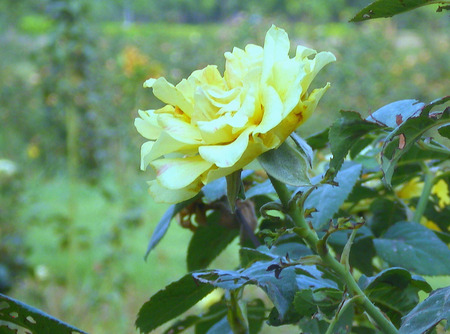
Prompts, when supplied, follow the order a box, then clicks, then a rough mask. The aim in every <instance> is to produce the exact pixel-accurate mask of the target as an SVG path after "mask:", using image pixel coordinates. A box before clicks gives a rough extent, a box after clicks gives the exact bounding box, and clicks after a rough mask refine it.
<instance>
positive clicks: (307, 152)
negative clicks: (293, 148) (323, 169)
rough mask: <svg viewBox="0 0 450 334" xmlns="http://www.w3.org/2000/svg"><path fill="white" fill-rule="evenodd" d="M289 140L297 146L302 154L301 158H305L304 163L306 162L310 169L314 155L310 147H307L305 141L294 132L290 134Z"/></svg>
mask: <svg viewBox="0 0 450 334" xmlns="http://www.w3.org/2000/svg"><path fill="white" fill-rule="evenodd" d="M291 139H292V140H293V141H294V142H295V144H296V145H297V148H298V149H299V151H300V152H301V153H302V156H304V157H305V158H306V161H308V164H309V167H310V168H312V162H313V159H314V153H313V150H312V148H311V146H309V145H308V143H307V142H306V140H304V139H303V138H302V137H300V136H299V135H298V134H296V133H295V132H293V133H291Z"/></svg>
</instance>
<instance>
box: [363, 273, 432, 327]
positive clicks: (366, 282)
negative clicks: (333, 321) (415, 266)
mask: <svg viewBox="0 0 450 334" xmlns="http://www.w3.org/2000/svg"><path fill="white" fill-rule="evenodd" d="M359 285H360V286H361V287H362V288H364V292H365V293H366V295H367V296H368V297H369V299H370V300H371V301H373V302H375V304H376V305H377V306H378V307H380V308H381V309H382V310H383V311H384V312H385V313H386V314H387V315H388V317H389V318H390V319H391V321H393V323H394V324H395V325H396V326H397V327H400V320H401V317H402V316H403V315H406V314H407V313H408V312H409V311H410V310H411V309H412V308H413V307H414V306H416V305H417V303H418V302H419V297H418V292H419V291H420V290H425V291H427V292H428V291H431V287H430V286H429V285H428V283H426V281H425V280H423V279H422V278H421V277H418V276H411V274H410V273H409V271H407V270H406V269H403V268H389V269H386V270H384V271H382V272H381V273H379V274H378V275H376V276H374V277H370V278H367V277H365V276H364V275H363V276H361V278H360V281H359Z"/></svg>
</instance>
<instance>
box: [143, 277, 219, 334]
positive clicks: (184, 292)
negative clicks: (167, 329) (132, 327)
mask: <svg viewBox="0 0 450 334" xmlns="http://www.w3.org/2000/svg"><path fill="white" fill-rule="evenodd" d="M213 290H214V287H213V286H212V285H209V284H203V283H202V282H198V281H196V280H195V279H194V278H193V275H192V274H187V275H185V276H183V277H182V278H181V279H180V280H178V281H176V282H173V283H171V284H170V285H168V286H166V288H165V289H164V290H160V291H158V292H157V293H156V294H155V295H153V296H152V297H151V298H150V300H149V301H147V302H146V303H145V304H144V305H142V307H141V309H140V310H139V314H138V317H137V319H136V327H137V328H138V329H139V330H140V331H142V332H144V333H149V332H150V331H152V330H154V329H155V328H157V327H159V326H161V325H162V324H164V323H166V322H167V321H169V320H171V319H173V318H175V317H177V316H179V315H180V314H182V313H183V312H185V311H187V310H188V309H189V308H191V307H192V306H194V305H195V304H196V303H197V302H198V301H199V300H201V299H202V298H203V297H205V296H206V295H208V294H209V293H210V292H211V291H213Z"/></svg>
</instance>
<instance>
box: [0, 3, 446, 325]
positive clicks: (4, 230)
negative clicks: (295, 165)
mask: <svg viewBox="0 0 450 334" xmlns="http://www.w3.org/2000/svg"><path fill="white" fill-rule="evenodd" d="M367 4H368V1H356V0H336V1H331V2H330V1H327V0H311V1H309V0H308V1H300V0H282V1H280V0H279V1H276V0H248V1H239V0H222V1H216V0H199V1H193V0H164V1H148V0H145V1H144V0H109V1H104V0H93V1H83V0H70V1H69V0H67V1H62V0H45V1H32V0H20V1H17V0H2V1H1V2H0V47H1V49H0V53H1V56H0V196H1V200H0V292H2V293H7V294H8V295H10V296H12V297H14V298H17V299H20V300H22V301H24V302H26V303H28V304H31V305H33V306H35V307H38V308H41V309H42V310H44V311H45V312H48V313H50V314H52V315H53V316H55V317H58V318H61V319H62V320H64V321H66V322H69V323H71V324H73V325H75V326H77V327H79V328H81V329H83V330H85V331H88V332H91V333H135V330H134V325H133V323H134V320H135V317H136V314H137V312H138V310H139V308H140V306H141V305H142V304H143V303H144V302H145V301H146V300H147V299H148V298H149V297H150V296H151V295H152V294H154V293H155V292H156V291H157V290H159V289H161V288H162V287H164V286H165V285H166V284H168V283H169V282H171V281H172V280H175V279H177V278H178V277H180V276H181V275H183V274H184V273H185V272H186V267H185V264H184V258H185V252H186V249H187V245H188V242H189V238H190V232H189V231H188V230H183V229H182V228H181V227H180V226H178V225H177V224H172V226H171V229H170V230H169V232H168V234H167V236H166V238H165V239H164V240H163V241H162V243H161V244H160V245H159V246H158V248H157V249H156V250H155V251H154V252H153V253H151V254H150V256H149V258H148V260H147V262H144V260H143V256H144V253H145V250H146V247H147V243H148V240H149V238H150V236H151V232H152V231H153V229H154V227H155V226H156V223H157V222H158V220H159V218H160V217H161V215H162V213H163V212H164V210H165V209H166V208H167V206H164V205H155V204H154V203H153V201H152V199H151V198H150V197H149V196H148V194H147V190H146V183H145V180H146V173H145V172H141V171H139V162H140V145H141V144H142V143H143V138H141V137H140V136H139V135H138V134H137V132H136V130H135V128H134V126H133V121H134V118H135V117H136V116H137V110H138V109H150V108H156V107H160V106H161V104H160V103H159V102H158V101H156V99H154V97H153V96H152V92H151V90H149V89H144V88H142V83H143V82H144V81H145V80H146V79H148V78H149V77H159V76H165V77H166V78H167V79H168V80H169V81H170V82H172V83H174V84H176V83H178V82H179V81H180V80H181V79H182V78H184V77H187V76H188V75H189V74H190V73H191V72H192V71H193V70H196V69H200V68H202V67H204V66H206V65H208V64H217V65H218V66H219V69H220V70H221V72H223V65H224V58H223V53H224V52H226V51H231V49H232V48H233V47H234V46H237V47H240V48H243V47H245V45H246V44H248V43H254V44H258V45H262V44H263V42H264V36H265V33H266V31H267V30H268V29H269V27H270V26H271V24H276V25H277V26H279V27H282V28H284V29H285V30H286V31H287V32H288V33H289V36H290V39H291V43H292V50H293V51H294V49H295V46H296V45H297V44H303V45H306V46H309V47H312V48H314V49H316V50H318V51H324V50H327V51H332V52H333V53H334V54H335V55H336V57H337V62H336V63H333V64H331V65H329V66H328V67H326V69H325V70H323V71H322V72H321V73H320V76H319V77H318V78H317V80H316V81H315V85H316V86H323V85H324V83H325V82H326V81H330V82H331V83H332V88H331V89H330V90H329V91H328V92H327V94H326V95H325V96H324V98H323V99H322V101H321V102H320V104H319V107H318V110H317V112H316V113H315V114H314V116H313V117H312V118H311V119H310V120H309V121H308V123H306V126H303V127H300V129H299V133H300V134H301V135H303V136H307V135H310V134H312V133H315V132H318V131H320V130H321V129H323V128H324V127H326V126H328V125H329V124H330V123H331V122H332V121H333V119H334V118H335V117H336V115H337V113H338V112H339V110H341V109H344V110H356V111H359V112H361V113H362V114H363V115H368V113H369V112H371V111H375V110H376V109H378V108H379V107H381V106H383V105H385V104H387V103H390V102H393V101H396V100H400V99H410V98H414V99H419V100H422V101H424V102H427V101H431V100H433V99H435V98H438V97H441V96H444V95H445V94H447V93H448V87H450V75H449V74H450V58H449V56H448V50H449V46H450V39H449V35H448V31H449V28H450V22H449V20H448V14H445V13H435V8H421V9H419V10H416V11H413V12H409V13H405V14H402V15H399V16H397V17H395V18H393V19H381V20H374V21H373V22H366V23H362V24H355V23H348V20H349V19H350V18H351V17H353V16H354V15H355V14H356V13H357V12H358V11H359V10H360V9H362V8H363V7H364V6H365V5H367ZM237 263H238V259H237V254H236V252H232V251H228V252H226V253H225V254H224V255H223V256H221V257H220V258H219V259H218V260H217V261H216V265H217V266H221V268H232V267H233V266H235V265H236V264H237Z"/></svg>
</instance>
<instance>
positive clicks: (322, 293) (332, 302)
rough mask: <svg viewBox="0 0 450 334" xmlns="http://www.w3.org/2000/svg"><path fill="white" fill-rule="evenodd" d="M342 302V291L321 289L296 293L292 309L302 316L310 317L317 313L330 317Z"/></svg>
mask: <svg viewBox="0 0 450 334" xmlns="http://www.w3.org/2000/svg"><path fill="white" fill-rule="evenodd" d="M341 301H342V291H340V290H338V289H330V288H321V289H316V290H314V291H313V290H311V289H306V290H300V291H297V293H296V294H295V298H294V307H295V309H296V310H297V312H299V313H300V314H301V315H303V316H307V317H311V316H312V315H313V314H315V313H317V312H321V313H323V314H325V315H326V316H327V317H332V316H333V315H334V312H335V311H336V309H337V308H338V307H339V305H340V303H341Z"/></svg>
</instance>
